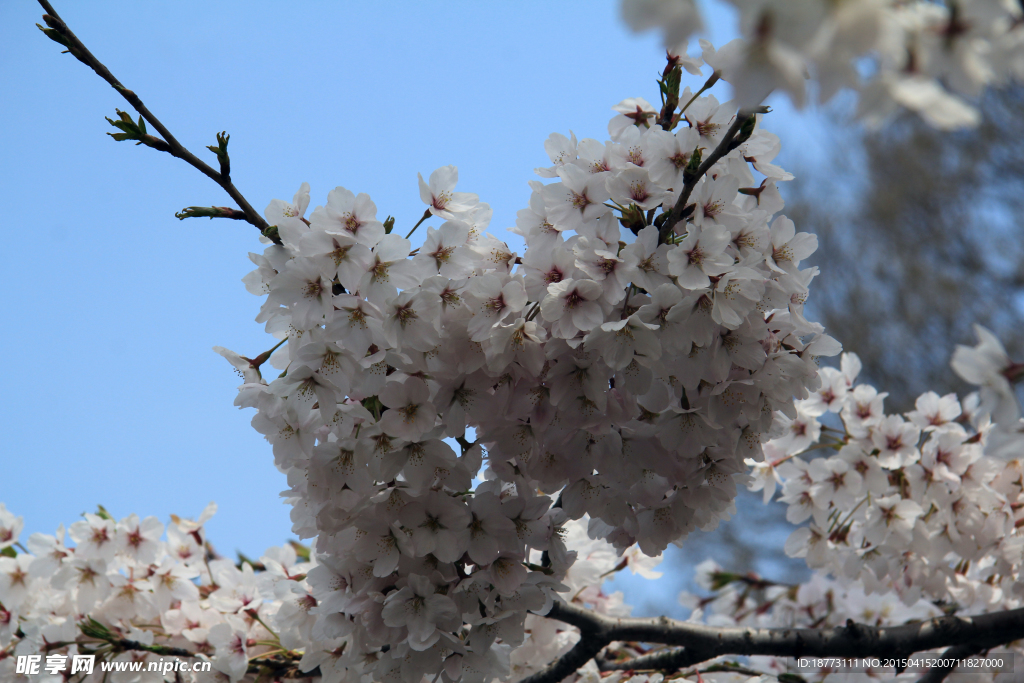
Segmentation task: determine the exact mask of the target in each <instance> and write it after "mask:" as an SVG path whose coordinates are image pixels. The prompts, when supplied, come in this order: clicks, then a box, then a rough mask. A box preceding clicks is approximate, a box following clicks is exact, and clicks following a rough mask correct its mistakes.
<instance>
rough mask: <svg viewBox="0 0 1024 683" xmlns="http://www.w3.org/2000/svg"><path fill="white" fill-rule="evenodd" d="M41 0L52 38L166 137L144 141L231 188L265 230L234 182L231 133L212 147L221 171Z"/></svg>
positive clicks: (249, 215)
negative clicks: (198, 154)
mask: <svg viewBox="0 0 1024 683" xmlns="http://www.w3.org/2000/svg"><path fill="white" fill-rule="evenodd" d="M38 2H39V4H40V5H41V6H42V8H43V9H44V10H45V11H46V14H44V15H43V21H44V22H46V25H47V26H49V29H42V27H40V28H41V29H42V30H43V32H44V33H46V35H47V36H49V37H50V38H51V39H52V40H54V41H56V42H58V43H60V44H62V45H64V46H65V47H66V48H67V51H68V52H69V53H70V54H71V55H72V56H74V57H75V58H76V59H78V61H80V62H82V63H83V64H85V65H86V66H88V67H89V68H91V69H92V70H93V71H95V72H96V75H98V76H99V77H100V78H102V79H103V80H105V81H106V82H107V83H109V84H110V86H111V87H112V88H113V89H114V90H116V91H117V92H118V93H120V94H121V96H122V97H124V98H125V99H126V100H128V103H129V104H131V105H132V107H134V108H135V110H136V111H137V112H139V114H140V115H141V116H142V118H143V119H145V120H146V121H147V122H148V123H149V124H150V125H151V126H152V127H153V128H155V129H156V130H157V132H159V133H160V135H161V136H162V137H163V139H162V140H161V139H160V138H157V137H155V136H152V135H149V136H146V137H147V139H145V140H142V142H143V144H146V145H147V146H150V147H153V148H154V149H158V150H160V151H164V152H167V153H168V154H170V155H171V156H174V157H177V158H179V159H181V160H182V161H184V162H185V163H187V164H189V165H190V166H192V167H193V168H195V169H196V170H198V171H199V172H200V173H202V174H203V175H205V176H207V177H209V178H210V179H211V180H213V181H214V182H215V183H217V184H218V185H220V186H221V187H222V188H223V189H224V191H225V192H227V193H228V194H229V195H230V196H231V198H232V199H233V200H235V203H237V204H238V206H239V207H241V209H242V213H243V214H244V215H245V220H246V221H247V222H248V223H251V224H252V225H254V226H256V227H257V228H259V230H260V232H264V231H265V230H266V229H267V227H268V225H267V222H266V221H265V220H263V217H262V216H260V215H259V214H258V213H257V212H256V210H255V209H253V208H252V206H251V205H250V204H249V202H248V201H246V199H245V197H243V196H242V193H241V192H239V191H238V188H236V187H235V186H234V185H233V184H232V183H231V180H230V176H229V173H230V163H229V161H228V156H227V138H228V136H227V135H226V134H225V133H221V134H219V135H218V136H217V142H218V145H217V147H212V146H211V149H212V150H213V151H214V152H215V153H216V154H217V158H218V160H219V162H220V167H221V171H219V172H218V171H216V170H214V169H213V168H211V167H210V166H209V165H208V164H206V163H205V162H203V161H202V160H200V159H199V158H198V157H196V156H195V155H194V154H192V152H190V151H188V150H187V149H186V148H185V147H184V146H183V145H182V144H181V143H180V142H178V141H177V139H175V137H174V135H172V134H171V131H169V130H167V127H166V126H164V124H163V123H161V122H160V119H158V118H157V117H156V116H154V115H153V113H152V112H151V111H149V109H147V108H146V105H144V104H143V103H142V100H141V99H139V96H138V95H136V94H135V93H134V92H132V91H131V90H129V89H128V88H126V87H124V86H123V85H122V84H121V82H120V81H118V80H117V79H116V78H114V75H113V74H112V73H110V70H109V69H108V68H107V67H106V66H104V65H103V63H102V62H100V61H99V60H98V59H96V57H95V56H93V54H92V52H90V51H89V48H87V47H86V46H85V44H84V43H82V41H81V40H79V39H78V36H76V35H75V34H74V33H73V32H72V31H71V29H70V28H68V25H67V24H66V23H64V20H63V19H61V18H60V15H59V14H57V11H56V10H55V9H53V6H52V5H51V4H50V3H49V2H48V1H47V0H38ZM129 120H130V119H129Z"/></svg>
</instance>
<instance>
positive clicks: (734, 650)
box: [529, 603, 1024, 683]
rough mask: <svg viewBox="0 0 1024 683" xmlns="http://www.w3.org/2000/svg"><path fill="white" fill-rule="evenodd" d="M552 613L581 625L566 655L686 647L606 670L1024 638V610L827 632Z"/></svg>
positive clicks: (549, 678) (884, 652) (982, 646)
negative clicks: (615, 645)
mask: <svg viewBox="0 0 1024 683" xmlns="http://www.w3.org/2000/svg"><path fill="white" fill-rule="evenodd" d="M547 616H548V617H549V618H551V619H558V620H559V621H564V622H565V623H567V624H570V625H572V626H576V627H577V628H579V629H580V632H581V639H580V643H579V644H577V646H576V647H575V648H573V650H571V651H570V652H569V653H568V654H566V655H565V657H569V656H570V655H574V653H576V654H575V655H574V657H575V658H578V657H579V656H582V655H583V654H585V653H587V652H598V651H600V650H601V649H602V648H604V647H605V646H607V645H608V644H609V643H612V642H614V641H639V642H645V643H660V644H663V645H676V646H680V647H679V648H678V649H673V650H669V651H667V652H662V653H657V654H652V655H646V656H644V657H637V658H635V659H631V660H627V661H624V662H608V661H602V662H600V666H601V668H602V669H603V670H612V669H620V670H622V669H626V670H629V669H633V670H636V669H660V670H675V669H679V668H682V667H686V666H692V665H694V664H698V663H700V662H704V661H707V660H709V659H713V658H715V657H719V656H721V655H773V656H776V657H801V656H806V655H815V656H828V657H850V658H853V657H883V658H884V657H905V656H908V655H910V654H913V653H915V652H921V651H925V650H937V649H939V648H944V647H948V646H951V645H954V644H956V645H957V646H958V648H963V649H964V650H963V651H964V652H967V648H973V650H972V653H973V652H979V651H981V650H987V649H989V648H992V647H995V646H997V645H1003V644H1006V643H1009V642H1012V641H1014V640H1018V639H1020V638H1024V608H1021V609H1016V610H1010V611H1005V612H993V613H991V614H981V615H978V616H973V617H954V616H945V617H936V618H935V619H929V620H928V621H922V622H918V623H914V624H906V625H903V626H892V627H881V628H879V627H874V626H866V625H862V624H855V623H853V622H852V621H850V622H847V626H845V627H838V628H826V629H792V628H773V629H768V628H740V627H734V628H715V627H711V626H704V625H702V624H692V623H688V622H681V621H675V620H673V619H669V618H667V617H656V618H654V619H612V618H610V617H605V616H601V615H599V614H595V613H594V612H591V611H590V610H587V609H584V608H582V607H579V606H578V605H572V604H566V603H555V605H554V606H553V607H552V608H551V611H550V612H549V613H548V614H547ZM584 642H586V643H587V645H586V646H583V643H584ZM577 651H578V652H577ZM565 657H563V659H564V658H565ZM574 662H575V659H574ZM584 663H585V662H584ZM564 669H565V666H563V665H562V660H559V661H557V662H555V663H554V664H553V665H552V666H551V667H549V668H548V669H546V670H545V671H542V672H540V673H538V674H535V675H534V676H532V677H531V678H530V679H529V682H530V683H557V682H558V681H560V680H561V679H562V678H564V677H565V674H564ZM943 675H944V674H943ZM931 680H940V679H931Z"/></svg>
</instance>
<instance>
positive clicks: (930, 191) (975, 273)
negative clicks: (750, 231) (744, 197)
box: [785, 87, 1024, 411]
mask: <svg viewBox="0 0 1024 683" xmlns="http://www.w3.org/2000/svg"><path fill="white" fill-rule="evenodd" d="M982 112H983V116H984V119H983V122H982V124H981V125H980V126H979V127H978V128H977V129H975V130H970V131H966V132H961V133H955V134H950V133H943V132H939V131H936V130H934V129H931V128H929V127H928V126H927V125H925V124H924V123H922V122H921V120H920V119H918V118H917V117H912V116H905V117H903V118H901V119H898V120H896V121H894V122H892V123H891V124H889V125H887V126H886V127H885V128H884V129H883V130H881V131H879V132H864V131H862V130H859V129H857V128H856V127H852V126H846V125H843V123H835V124H833V126H834V132H835V136H836V137H837V138H838V139H842V137H845V138H846V140H845V141H843V142H844V144H839V145H830V147H831V148H832V149H835V150H836V152H835V153H836V154H841V155H842V157H843V158H841V159H835V158H832V159H829V160H827V161H826V163H822V164H820V166H819V168H817V169H815V168H813V167H812V168H796V169H794V170H795V172H796V173H797V177H798V182H796V183H791V184H789V187H787V188H785V190H787V191H789V192H790V194H789V196H788V197H787V199H788V201H787V207H786V214H787V215H788V216H790V217H791V218H792V219H793V220H794V221H795V222H796V224H797V225H798V226H800V229H801V230H806V231H808V232H813V233H816V234H817V235H818V239H819V247H818V252H817V253H816V254H815V255H814V257H813V258H812V260H811V261H810V262H811V263H813V264H815V265H818V266H820V267H821V270H822V272H823V273H826V275H824V276H821V277H818V278H816V279H815V281H814V289H813V296H812V297H811V300H810V302H809V305H810V306H812V307H813V308H812V311H811V315H812V319H815V320H819V321H821V322H822V323H824V325H825V327H826V329H828V330H829V332H830V333H831V334H832V335H833V336H834V337H836V338H837V339H839V340H840V341H841V342H842V343H843V346H844V348H845V350H847V351H854V352H855V353H857V354H858V355H859V356H860V358H861V360H862V361H863V362H864V379H865V380H866V381H870V382H871V383H873V384H875V386H877V387H878V389H879V390H880V391H888V392H889V398H888V399H887V401H886V405H887V407H888V408H889V409H891V410H900V411H905V410H909V409H911V408H912V407H913V400H914V398H915V397H916V396H917V395H919V394H920V393H922V392H924V391H927V390H933V391H937V392H939V393H940V394H942V393H947V392H949V391H958V392H960V393H963V392H965V391H966V385H964V384H962V383H961V382H960V381H959V380H958V379H957V378H956V377H955V376H954V374H953V372H952V371H951V370H950V367H949V358H950V356H951V354H952V352H953V348H954V347H955V345H956V344H958V343H960V344H964V343H974V342H973V340H974V335H973V332H972V329H971V326H972V325H973V324H974V323H979V324H981V325H984V326H986V327H988V328H989V329H991V330H993V331H994V332H995V333H996V335H997V336H999V337H1000V338H1001V339H1004V340H1005V341H1006V344H1007V350H1008V351H1009V352H1010V354H1011V356H1015V355H1020V353H1021V351H1022V348H1024V343H1022V342H1024V340H1022V338H1021V332H1022V331H1024V324H1022V323H1024V296H1022V295H1024V136H1022V135H1021V132H1020V131H1021V128H1022V122H1024V89H1022V88H1020V87H1016V88H1010V89H1004V90H991V91H989V92H988V93H987V94H986V96H985V98H984V100H983V102H982ZM840 136H842V137H840ZM825 168H828V169H830V170H832V171H833V172H834V169H846V170H845V171H844V172H840V174H838V175H831V176H826V175H825V174H824V173H823V172H822V169H825Z"/></svg>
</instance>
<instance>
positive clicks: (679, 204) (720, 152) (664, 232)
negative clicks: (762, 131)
mask: <svg viewBox="0 0 1024 683" xmlns="http://www.w3.org/2000/svg"><path fill="white" fill-rule="evenodd" d="M753 117H754V113H753V112H750V111H745V110H744V111H740V112H737V114H736V120H735V121H733V122H732V125H731V126H729V130H727V131H726V132H725V135H724V136H722V139H721V140H719V142H718V146H717V147H715V149H714V151H712V152H711V154H709V155H707V157H705V158H704V159H703V161H701V164H700V166H699V167H698V168H697V172H696V173H694V174H693V175H687V176H685V177H684V179H683V189H682V191H681V192H680V193H679V199H678V200H676V205H675V206H673V207H672V210H671V211H670V212H669V215H668V217H667V218H666V219H665V222H664V224H662V226H661V231H660V237H659V242H662V243H664V242H665V240H666V239H668V236H669V235H671V234H672V230H673V228H675V227H676V224H677V223H679V221H681V220H682V219H683V216H684V215H685V214H684V210H685V209H686V203H687V202H688V201H689V200H690V194H691V193H692V192H693V188H694V187H695V186H696V185H697V181H699V180H700V179H701V178H703V177H704V176H705V175H707V172H708V171H710V170H711V167H712V166H714V165H715V164H717V163H718V160H719V159H721V158H722V157H724V156H725V155H726V154H728V153H729V152H731V151H732V150H734V149H736V148H737V147H739V145H740V144H742V142H743V141H740V142H737V141H736V136H737V135H739V134H740V130H741V129H743V127H744V125H746V126H747V127H748V128H749V127H750V123H749V119H751V118H753ZM747 137H750V135H749V133H748V134H747ZM734 143H735V144H734Z"/></svg>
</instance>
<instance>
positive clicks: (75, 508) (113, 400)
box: [0, 0, 817, 555]
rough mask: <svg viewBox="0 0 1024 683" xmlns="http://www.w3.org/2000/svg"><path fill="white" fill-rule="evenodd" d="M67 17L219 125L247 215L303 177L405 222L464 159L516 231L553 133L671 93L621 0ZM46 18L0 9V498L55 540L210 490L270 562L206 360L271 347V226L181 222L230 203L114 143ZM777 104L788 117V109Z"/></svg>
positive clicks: (184, 5)
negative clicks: (267, 230) (262, 231)
mask: <svg viewBox="0 0 1024 683" xmlns="http://www.w3.org/2000/svg"><path fill="white" fill-rule="evenodd" d="M56 9H57V11H58V12H60V13H61V15H62V16H63V18H64V19H65V20H66V21H67V22H68V24H69V26H70V27H71V28H72V30H73V31H75V32H76V33H77V35H78V36H79V37H80V38H81V39H82V40H83V41H84V42H85V44H86V45H87V46H89V48H90V49H91V50H92V52H93V53H94V54H95V55H96V56H97V57H98V58H99V59H100V60H101V61H103V62H104V63H106V64H107V66H108V67H110V69H111V71H112V72H113V73H114V74H115V75H116V76H117V77H118V78H119V79H120V80H121V81H122V83H124V84H125V85H126V86H127V87H129V88H132V89H134V90H135V91H136V92H137V93H138V94H139V95H140V97H142V99H143V101H144V102H145V103H146V104H147V105H148V106H149V108H150V109H151V110H152V111H153V112H154V113H155V114H156V115H157V116H158V117H159V118H160V119H161V120H162V121H163V122H164V123H165V124H166V125H167V126H168V127H169V128H170V129H171V131H172V132H173V133H174V134H175V136H176V137H177V138H178V139H179V140H180V141H181V142H182V143H183V144H184V145H185V146H186V147H188V148H189V149H191V150H192V151H193V152H194V153H196V154H197V155H199V156H200V157H202V158H204V159H206V160H207V161H208V162H209V163H211V164H212V165H215V162H214V158H213V155H212V154H209V153H207V152H206V150H205V145H208V144H214V143H215V139H214V135H215V133H216V132H217V131H221V130H226V131H227V132H228V133H230V134H231V143H230V152H231V160H232V178H233V180H234V182H235V184H236V186H237V187H238V188H239V189H240V190H241V191H242V192H243V194H245V196H246V197H247V198H248V199H249V200H250V202H251V203H252V204H253V205H254V206H255V207H256V208H257V210H259V211H262V209H263V208H264V207H265V206H266V204H267V202H268V201H269V200H270V199H273V198H281V199H290V198H291V196H292V194H293V193H294V192H295V190H296V189H297V188H298V186H299V184H300V183H302V182H303V181H308V182H310V183H311V185H312V188H313V191H312V203H311V207H310V208H311V209H312V207H313V206H315V205H317V204H321V203H324V201H325V200H326V194H327V192H328V191H330V190H331V189H333V188H334V187H335V186H337V185H343V186H345V187H347V188H349V189H351V190H353V191H354V192H368V193H369V194H370V195H371V196H372V197H373V199H374V200H375V202H376V203H377V206H378V210H379V217H380V218H381V219H383V218H384V217H385V216H386V215H388V214H391V215H394V216H395V217H396V218H397V221H398V225H397V228H396V230H398V231H399V232H401V233H403V234H404V232H406V231H407V229H408V228H409V227H411V226H412V224H413V223H414V222H415V221H416V220H417V218H418V217H419V216H420V215H421V214H422V211H423V207H422V204H421V202H420V200H419V197H418V192H417V184H416V173H417V172H421V173H423V174H424V176H427V175H428V174H429V173H430V172H431V171H432V170H433V169H435V168H437V167H439V166H443V165H445V164H456V165H457V166H458V167H459V171H460V182H459V189H460V190H464V191H470V192H476V193H478V194H479V195H480V196H481V198H482V199H483V200H484V201H487V202H489V203H490V204H491V205H492V207H493V208H494V219H493V221H492V224H491V231H492V232H493V233H495V234H498V235H504V234H505V233H504V230H503V228H506V227H508V226H511V225H513V224H514V222H515V214H516V211H517V210H518V209H520V208H522V207H524V206H526V203H527V201H528V197H529V188H528V186H527V181H528V180H531V179H533V178H534V177H535V176H534V175H533V173H532V170H533V168H535V167H537V166H544V165H548V163H549V162H548V160H547V157H546V155H545V154H544V149H543V141H544V140H545V138H546V137H547V136H548V135H549V134H550V133H551V132H553V131H559V132H563V133H568V131H569V130H570V129H571V130H573V131H575V132H576V134H577V135H578V136H579V137H581V138H583V137H595V138H599V139H602V140H603V139H605V138H606V136H607V130H606V125H607V121H608V119H609V118H610V116H611V111H610V107H611V106H612V105H614V104H616V103H617V102H619V101H620V100H622V99H623V98H625V97H630V96H643V97H646V98H647V99H649V100H651V101H656V99H657V90H656V86H655V82H654V80H655V77H656V75H657V74H658V73H659V72H660V70H661V68H662V66H663V55H664V52H663V50H662V47H661V44H660V41H659V39H658V37H656V36H655V35H653V34H647V35H643V36H635V35H633V34H631V33H630V32H629V31H628V30H627V29H626V28H625V27H624V26H623V25H622V24H621V23H620V22H619V20H618V17H617V12H618V5H617V1H616V0H587V1H575V2H569V1H565V2H558V3H552V2H535V1H521V2H516V3H511V2H489V3H474V2H444V3H440V2H411V1H410V2H392V3H389V4H388V5H387V6H384V5H383V4H376V5H374V6H372V7H371V6H370V4H369V3H353V2H291V3H287V4H285V3H279V2H252V1H250V2H245V3H242V2H216V3H212V2H208V1H207V2H195V1H190V0H176V1H175V2H146V3H137V2H127V1H113V0H109V1H108V0H104V1H103V2H83V1H82V0H75V1H72V0H65V1H59V0H58V2H57V3H56ZM41 13H42V12H41V10H40V8H39V7H38V6H37V5H36V4H35V3H33V2H29V1H28V0H21V1H19V2H6V3H3V4H0V85H2V87H3V92H4V97H3V104H2V105H0V154H2V158H3V159H4V161H5V163H3V164H2V165H0V186H2V187H3V188H4V190H5V192H6V195H7V197H8V200H7V204H6V207H5V212H4V214H5V215H4V224H5V228H6V229H5V234H6V238H5V254H6V258H5V259H4V260H5V267H4V268H3V269H2V270H0V287H2V291H4V292H5V293H6V295H7V296H6V301H5V304H6V306H5V308H6V311H5V315H4V319H5V324H4V333H3V335H2V336H0V350H2V352H3V356H4V358H5V359H6V366H7V371H6V373H5V378H4V389H5V390H4V391H3V392H0V429H2V433H3V441H2V444H3V445H2V446H0V501H4V502H6V503H7V505H8V507H9V509H11V510H12V511H14V512H15V513H17V514H21V515H24V516H25V522H26V531H27V532H33V531H45V532H47V533H52V531H53V529H54V528H55V527H56V526H57V525H58V524H59V523H62V522H63V523H65V524H70V523H71V522H73V521H75V519H76V518H77V517H78V515H80V514H81V513H82V512H83V511H92V510H94V509H95V506H96V504H97V503H102V504H103V505H105V506H106V507H107V508H108V509H109V510H110V511H111V513H112V514H114V515H115V516H117V517H121V516H124V515H126V514H128V513H129V512H137V513H139V514H140V515H143V516H145V515H149V514H153V515H157V516H158V517H160V518H161V519H162V520H166V519H167V517H168V515H169V514H170V513H177V514H181V515H184V516H195V515H198V513H199V512H200V511H201V510H202V508H203V507H204V506H205V505H206V503H207V502H209V501H210V500H216V501H217V502H218V503H219V505H220V511H219V512H218V514H217V516H216V517H215V518H214V520H213V521H212V522H211V523H210V525H209V528H210V530H211V537H212V539H213V541H214V543H215V544H216V545H218V547H219V549H221V550H222V551H226V552H228V553H232V552H233V551H234V550H235V549H241V550H243V551H244V552H246V553H247V554H250V555H253V554H256V555H258V554H259V553H260V552H262V550H263V549H264V548H266V547H267V546H268V545H271V544H276V543H280V542H281V541H282V540H284V539H285V538H288V537H289V535H290V534H289V529H290V522H289V519H288V508H286V507H285V506H284V505H283V504H282V502H281V500H280V499H279V497H278V493H279V492H280V491H281V490H282V489H283V488H285V482H284V477H283V476H282V475H280V474H279V473H278V472H277V471H276V470H275V469H274V467H273V465H272V458H271V453H270V448H269V446H268V445H267V444H266V442H264V440H263V439H262V437H261V436H259V435H258V434H257V433H256V432H255V431H254V430H252V428H251V427H250V426H249V420H250V414H249V412H248V411H244V412H242V411H239V410H237V409H236V408H234V407H233V406H232V401H233V399H234V396H235V388H236V386H237V384H238V381H237V378H236V376H235V375H234V374H233V372H232V371H231V368H230V367H229V366H228V365H227V363H225V362H224V361H223V359H221V358H220V357H219V356H217V355H216V354H214V353H213V352H212V351H211V347H212V346H214V345H222V346H226V347H228V348H231V349H233V350H235V351H238V352H239V353H242V354H243V355H249V356H254V355H256V354H258V353H259V352H261V351H263V350H265V349H266V348H269V346H270V345H271V344H272V341H271V340H270V338H269V337H268V336H267V335H265V334H264V332H263V331H262V327H261V326H260V325H257V324H256V323H255V322H253V318H254V317H255V315H256V313H257V310H258V306H259V303H260V301H259V300H258V299H257V298H255V297H253V296H251V295H249V294H248V293H246V292H245V290H244V288H243V286H242V284H241V282H240V278H241V277H242V276H243V275H245V273H246V272H248V271H249V270H251V263H250V262H249V259H248V258H247V256H246V254H247V253H248V252H249V251H259V250H260V249H261V245H260V244H259V243H258V241H257V235H256V230H255V228H253V227H251V226H249V225H248V224H246V223H243V222H235V221H227V220H216V221H209V220H206V219H191V220H188V221H183V222H182V221H178V220H177V219H176V218H175V217H174V213H175V211H178V210H180V209H181V208H182V207H184V206H188V205H199V206H204V205H207V206H208V205H225V204H229V203H230V198H228V197H227V196H226V195H225V194H224V193H223V192H222V191H221V190H220V188H219V187H217V186H216V185H215V184H214V183H212V182H211V181H210V180H209V179H207V178H205V177H203V176H201V175H200V174H199V173H198V172H197V171H195V170H194V169H192V168H191V167H189V166H187V165H186V164H185V163H183V162H181V161H179V160H176V159H173V158H171V157H170V156H169V155H166V154H161V153H158V152H155V151H153V150H150V149H147V148H145V147H134V146H132V145H131V143H116V142H114V141H113V140H112V139H111V138H110V137H108V136H107V135H106V133H107V131H108V130H112V129H111V128H109V126H108V125H107V123H106V122H105V121H104V119H103V117H104V116H111V117H113V116H114V110H115V108H121V109H126V108H127V103H126V102H124V101H123V100H122V99H121V98H120V97H119V96H118V95H117V93H115V92H114V91H113V90H112V89H111V88H110V87H109V86H107V85H106V84H105V83H103V82H102V81H101V80H100V79H99V78H98V77H97V76H96V75H95V74H93V73H92V72H91V71H89V70H88V69H86V67H84V66H83V65H81V64H80V63H78V62H77V61H76V60H74V59H73V58H72V57H70V56H69V55H61V54H60V46H58V45H57V44H56V43H53V42H51V41H49V40H48V39H46V38H45V37H44V36H43V35H42V34H41V33H40V32H39V31H38V30H37V29H36V28H35V26H34V24H35V22H37V21H39V17H40V15H41ZM714 16H715V17H719V16H720V15H718V14H716V15H714ZM722 25H723V26H724V24H722ZM716 33H717V34H718V35H719V36H728V35H729V32H728V29H725V28H721V26H720V27H719V29H718V30H716ZM701 82H702V79H700V80H698V79H696V78H694V79H693V82H692V83H691V85H693V86H694V87H699V85H700V84H701ZM726 92H727V91H726ZM776 106H777V107H779V108H780V114H781V115H780V116H779V118H778V120H779V123H780V124H781V123H782V122H783V119H784V117H785V114H784V113H785V112H786V110H787V109H788V108H787V107H786V106H785V103H778V104H777V105H776ZM773 123H774V122H773ZM813 123H814V117H813V115H811V116H805V117H802V118H801V119H799V120H797V121H794V122H791V123H790V124H789V125H788V126H780V125H774V126H771V128H772V130H775V131H776V132H778V133H780V134H781V135H782V137H783V143H784V147H785V146H786V145H787V144H789V145H792V144H794V143H797V142H799V144H798V145H797V147H798V148H810V149H813V148H815V147H816V144H817V143H806V141H807V140H808V139H809V138H808V137H807V135H808V132H807V131H808V130H814V126H813ZM787 135H788V136H789V137H788V138H787ZM805 143H806V144H805ZM785 158H786V157H783V159H785ZM511 237H512V238H514V237H515V236H511ZM421 239H422V237H421ZM23 538H24V537H23Z"/></svg>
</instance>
